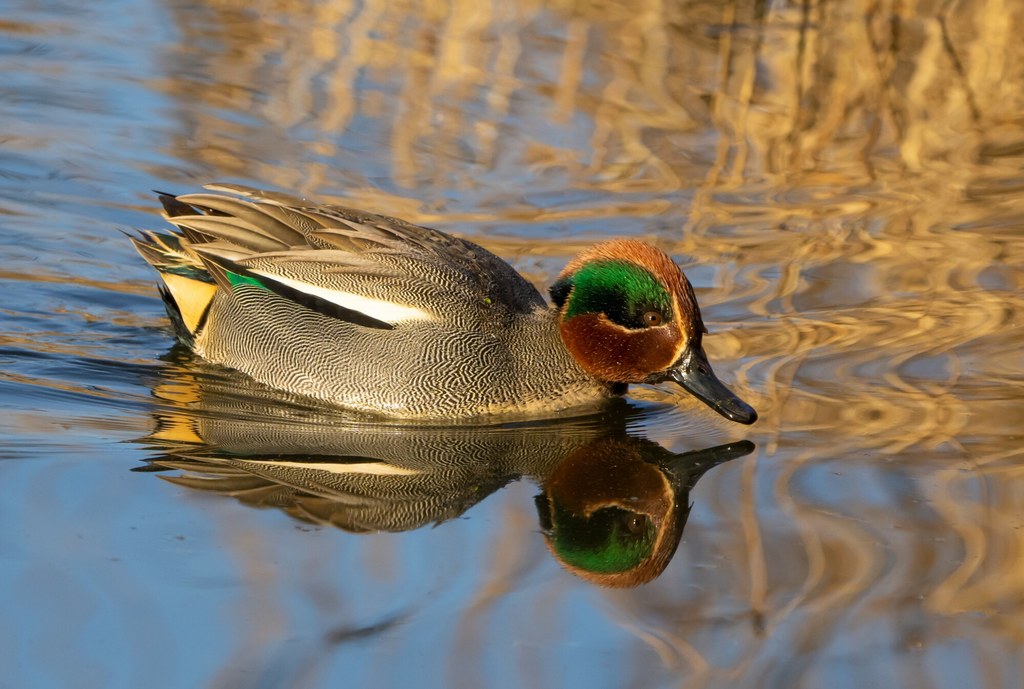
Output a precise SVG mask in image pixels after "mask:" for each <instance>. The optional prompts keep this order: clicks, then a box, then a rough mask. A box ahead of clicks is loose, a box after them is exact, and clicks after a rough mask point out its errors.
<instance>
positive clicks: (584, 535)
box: [551, 503, 657, 574]
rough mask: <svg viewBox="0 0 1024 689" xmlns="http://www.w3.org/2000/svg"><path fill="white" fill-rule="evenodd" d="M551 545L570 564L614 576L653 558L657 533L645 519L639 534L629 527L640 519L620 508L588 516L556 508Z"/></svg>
mask: <svg viewBox="0 0 1024 689" xmlns="http://www.w3.org/2000/svg"><path fill="white" fill-rule="evenodd" d="M554 516H555V518H554V520H553V522H554V529H553V534H552V539H551V545H552V547H553V548H554V550H555V552H557V553H558V555H559V557H560V558H561V559H562V560H563V561H564V562H565V563H566V564H568V565H572V566H573V567H578V568H579V569H582V570H586V571H588V572H597V573H601V574H613V573H616V572H625V571H628V570H630V569H633V568H635V567H637V566H638V565H639V564H640V563H641V562H643V561H644V560H646V559H647V558H649V557H650V556H651V552H652V551H653V549H654V540H655V536H656V535H657V530H656V529H655V528H654V523H653V522H652V521H651V520H650V519H649V518H647V517H646V515H640V516H642V517H643V519H644V522H643V525H642V528H641V530H640V531H639V532H634V531H632V530H630V529H629V527H628V526H627V520H629V519H631V518H635V517H636V516H638V513H636V512H630V511H629V510H624V509H622V508H619V507H605V508H603V509H600V510H597V511H596V512H594V513H593V514H591V515H590V516H589V517H585V516H582V515H577V514H574V513H572V512H570V511H568V510H566V509H563V508H562V507H561V506H560V505H558V504H557V503H556V504H555V505H554Z"/></svg>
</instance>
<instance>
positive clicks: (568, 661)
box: [0, 0, 1024, 689]
mask: <svg viewBox="0 0 1024 689" xmlns="http://www.w3.org/2000/svg"><path fill="white" fill-rule="evenodd" d="M0 16H2V19H0V54H2V56H3V57H2V59H0V121H2V122H3V124H4V126H3V131H2V133H0V438H2V440H3V442H2V443H0V460H2V461H0V607H2V609H3V611H4V614H3V622H2V623H0V687H3V688H4V689H7V687H11V688H14V687H17V688H18V689H21V688H23V687H70V686H74V687H139V686H151V687H196V686H209V687H328V686H360V687H364V686H365V687H378V686H379V687H390V686H425V687H431V686H436V687H480V686H488V687H490V686H494V687H521V686H583V685H587V686H592V687H621V686H636V687H669V686H673V687H674V686H685V687H725V686H728V687H754V686H756V687H820V686H831V687H861V686H874V685H881V684H882V683H883V682H884V683H885V684H886V685H896V686H911V687H915V686H928V687H963V686H976V687H986V688H989V687H1017V686H1019V683H1020V680H1019V677H1020V676H1021V673H1022V671H1024V667H1022V662H1021V655H1020V651H1019V649H1020V646H1021V642H1022V641H1024V585H1022V584H1021V579H1020V576H1019V572H1020V571H1021V566H1022V565H1024V562H1022V558H1024V536H1022V533H1024V532H1022V530H1021V527H1022V525H1024V516H1022V515H1024V471H1022V470H1021V450H1020V446H1021V439H1022V433H1021V430H1020V429H1021V427H1022V422H1024V411H1022V409H1024V405H1022V398H1024V393H1022V390H1024V386H1022V383H1024V355H1022V343H1024V297H1022V294H1024V291H1022V286H1024V272H1022V266H1024V240H1022V239H1021V231H1020V227H1021V225H1022V224H1024V196H1022V193H1021V192H1022V190H1024V119H1022V118H1021V115H1020V113H1021V112H1024V49H1022V47H1021V43H1020V41H1019V36H1020V35H1021V32H1022V30H1024V10H1022V8H1021V7H1019V6H1018V5H1016V4H1014V3H1006V2H998V1H996V0H991V1H989V2H975V3H955V4H946V5H941V4H940V5H936V6H932V5H928V4H907V3H890V2H882V3H867V2H843V3H838V2H833V3H826V2H821V1H816V0H812V1H810V2H806V3H802V4H799V5H792V6H791V5H788V4H785V3H772V4H764V3H743V2H741V3H730V4H722V3H717V2H682V3H677V4H663V3H641V4H640V5H637V4H636V3H627V2H608V3H602V4H600V5H593V6H591V5H586V4H576V5H572V6H569V5H565V4H557V3H552V4H551V5H550V6H546V5H543V4H540V3H519V4H510V3H499V2H494V3H490V4H487V3H483V4H481V3H451V4H445V3H425V4H419V3H405V4H401V3H398V4H386V3H383V2H380V3H378V2H367V3H362V4H360V3H353V4H347V3H341V4H339V3H335V2H311V3H305V4H303V3H281V2H278V3H270V2H261V1H259V0H257V2H255V3H254V2H247V3H235V2H230V1H229V2H218V3H209V4H197V3H195V2H193V0H165V1H164V2H160V1H159V0H145V1H143V2H120V3H117V2H114V3H101V4H98V5H97V4H93V5H87V6H81V5H80V4H68V3H63V4H61V3H47V4H39V3H28V2H19V1H18V0H7V2H6V4H5V5H4V6H3V12H2V13H0ZM211 180H228V181H233V182H238V183H243V184H251V185H255V186H263V187H271V188H278V189H283V190H288V191H292V192H296V193H299V194H304V195H308V196H313V197H317V198H321V199H324V200H344V201H345V202H347V203H349V204H350V205H356V206H362V207H365V208H369V209H373V210H378V211H383V212H387V213H389V214H393V215H398V216H401V217H405V218H408V219H410V220H414V221H418V222H421V223H425V224H431V225H435V226H438V227H441V228H443V229H446V230H449V231H452V232H456V233H459V234H461V235H463V236H466V237H469V238H471V239H473V240H474V241H477V242H479V243H481V244H483V245H484V246H486V247H488V248H490V249H492V250H493V251H495V252H497V253H499V254H500V255H501V256H503V257H505V258H507V259H508V260H509V261H510V262H512V263H513V265H515V266H516V268H518V269H519V270H520V271H521V272H523V273H524V274H525V275H526V276H527V277H528V278H529V279H531V280H532V281H534V282H535V283H536V284H537V285H538V286H542V287H543V286H546V285H547V284H549V283H550V281H551V280H552V278H553V277H554V276H555V275H556V274H557V272H558V271H559V269H560V268H561V266H563V265H564V264H565V262H566V261H567V260H568V259H569V257H570V256H571V255H572V254H574V253H575V252H576V251H578V250H579V249H581V248H583V247H585V246H588V245H589V244H591V243H592V242H593V241H595V240H597V239H600V238H604V237H610V236H622V235H631V236H637V237H643V238H646V239H648V240H650V241H653V242H655V243H656V244H658V245H659V246H661V247H662V248H664V249H665V250H667V251H669V252H670V253H672V254H673V255H674V256H675V257H676V258H677V260H679V261H680V263H681V264H682V265H684V267H685V268H686V271H687V274H688V275H689V277H690V279H691V281H692V282H693V283H694V285H695V287H696V289H697V292H698V298H699V299H700V301H701V304H702V308H703V311H704V317H705V321H706V322H707V323H708V325H709V328H710V330H711V332H712V334H711V335H710V336H709V337H708V338H707V339H706V340H705V342H706V348H707V350H708V353H709V356H710V358H711V360H712V361H713V362H714V363H715V367H716V370H717V372H718V373H719V375H720V377H722V378H723V380H725V381H727V382H729V383H730V384H731V385H732V386H733V387H734V389H736V391H737V392H738V393H739V394H740V395H741V396H742V397H743V398H744V399H747V400H748V401H750V402H751V403H752V404H754V406H755V407H756V408H757V409H758V411H759V413H760V415H761V419H760V421H759V422H758V423H757V424H756V425H754V426H753V427H750V428H747V427H741V426H738V425H735V424H728V423H727V422H725V421H723V420H721V419H719V418H717V417H715V416H714V415H713V414H712V413H710V412H707V411H706V410H704V409H703V408H701V407H700V406H699V405H698V404H696V403H693V402H692V401H689V400H687V399H686V398H684V397H681V396H680V395H677V394H675V393H672V392H671V391H667V390H658V389H638V390H636V391H635V394H634V395H633V396H632V397H631V400H630V401H629V402H628V403H624V404H623V405H620V406H617V407H615V408H613V409H612V410H610V411H609V412H608V414H609V415H610V416H596V417H582V418H579V419H574V420H571V421H569V422H566V423H561V424H536V425H528V426H526V427H521V426H505V427H499V428H494V429H483V428H477V429H461V430H460V429H454V430H448V431H437V430H424V429H408V428H405V429H403V428H400V427H395V426H394V425H385V426H373V425H366V424H365V423H364V424H360V423H356V422H353V421H350V420H348V421H345V420H339V419H336V418H324V417H323V415H322V414H319V413H318V412H316V411H310V410H303V409H298V408H294V407H293V406H290V404H289V402H288V401H287V400H284V399H283V398H280V399H276V400H275V398H274V397H273V396H272V395H268V394H267V393H266V391H262V390H258V389H257V388H255V387H254V386H252V385H251V384H249V383H247V382H246V381H245V380H244V379H241V378H238V377H237V376H233V375H231V374H230V373H228V372H224V371H219V370H217V369H215V368H212V367H209V366H206V365H204V364H203V362H201V361H197V360H195V359H194V358H192V357H190V356H189V355H188V354H187V353H184V352H182V351H180V349H176V348H172V337H171V335H170V332H169V328H168V325H167V321H166V317H165V316H164V313H163V308H162V306H161V303H160V300H159V298H158V296H157V293H156V289H155V276H154V274H153V273H152V271H151V270H150V269H149V267H148V266H146V265H145V264H144V262H143V261H142V260H141V259H140V258H139V257H138V256H137V255H135V253H134V251H133V249H132V248H131V246H130V244H129V243H128V241H127V240H126V239H125V238H124V236H123V235H122V234H120V233H119V232H118V230H119V229H127V228H132V227H158V226H159V225H160V222H161V221H160V219H159V217H158V216H157V214H156V211H155V208H156V204H155V203H154V200H153V197H152V194H151V193H150V190H151V189H160V190H167V191H171V192H179V193H184V192H190V191H194V190H195V189H197V188H198V186H199V185H200V184H202V183H203V182H205V181H211ZM751 444H752V445H751ZM723 445H724V446H726V449H725V450H722V449H719V450H711V449H710V448H715V447H719V446H723ZM240 455H244V456H249V457H251V456H255V457H260V458H262V459H263V460H276V463H275V464H268V463H267V462H264V464H263V465H256V464H254V463H249V464H240V463H239V462H238V461H237V459H238V457H239V456H240ZM335 455H343V456H344V457H345V458H346V459H345V461H334V462H329V463H326V464H325V463H323V460H324V459H325V458H326V457H333V456H335ZM316 459H319V460H320V463H319V464H314V460H316ZM299 461H304V462H305V463H306V464H310V465H312V466H313V469H312V471H313V472H314V473H310V471H311V470H310V469H309V467H306V469H305V470H304V471H305V473H301V474H300V475H298V476H297V475H296V474H295V472H294V471H292V472H291V473H289V465H288V462H292V463H294V462H299ZM259 467H262V468H259ZM254 468H259V470H258V471H256V470H254ZM293 468H294V467H293ZM588 468H592V469H593V471H587V469H588ZM133 469H134V470H135V471H132V470H133ZM159 469H164V470H162V471H160V470H159ZM271 469H273V471H271ZM609 476H614V477H616V478H615V480H614V481H602V480H601V477H609ZM164 479H166V480H164ZM310 481H312V482H313V483H309V482H310ZM338 481H342V487H343V490H342V491H341V496H342V498H343V499H344V500H348V501H349V504H347V505H346V504H345V503H344V502H342V503H339V501H338V499H337V498H338V495H337V493H338V492H339V491H338V490H337V486H335V488H334V492H335V493H336V495H335V496H334V498H335V499H333V500H332V499H331V496H330V495H329V494H330V493H331V491H332V488H331V486H332V485H334V484H335V483H337V482H338ZM302 482H306V483H302ZM296 483H299V484H301V485H296ZM396 486H397V487H396ZM623 486H626V487H629V489H630V490H629V491H626V492H629V493H631V494H630V495H622V494H618V495H610V494H609V492H615V490H613V489H620V488H622V487H623ZM311 491H312V492H311ZM403 491H404V492H403ZM632 493H636V495H633V494H632ZM396 495H398V496H399V497H397V498H396V497H395V496H396ZM409 496H411V497H409ZM587 500H590V501H605V503H607V504H612V503H614V505H615V510H617V511H612V512H609V513H607V514H610V515H611V516H610V517H608V520H610V521H608V522H607V523H605V526H606V527H607V526H608V525H609V524H611V525H612V526H615V527H616V528H618V529H619V531H618V532H617V533H620V534H628V535H630V537H629V538H626V539H625V540H624V541H623V542H628V543H634V544H635V543H644V542H646V543H649V542H650V541H649V539H648V541H645V540H644V536H645V535H646V534H650V533H654V534H658V535H659V538H662V540H659V541H657V542H658V544H659V546H658V547H656V548H653V549H652V550H653V551H654V552H657V553H665V552H666V551H667V550H671V549H674V557H672V558H671V559H670V560H669V559H667V558H665V557H661V556H660V555H659V556H658V557H659V558H660V559H661V561H659V562H658V563H657V567H654V569H660V568H663V571H662V572H660V576H657V577H656V578H653V580H651V581H649V582H648V583H639V581H640V580H643V579H645V578H648V577H649V576H651V575H652V574H657V572H653V573H652V572H650V571H648V570H649V569H651V567H647V569H645V570H644V572H643V573H642V576H641V575H639V574H638V575H637V576H636V577H635V580H631V581H626V582H622V581H619V582H618V583H620V584H622V583H629V584H637V585H636V586H634V587H632V588H608V587H607V586H606V585H607V584H609V583H616V582H611V581H609V577H607V576H606V577H604V579H603V580H602V579H601V577H590V578H587V576H586V575H585V574H583V573H581V572H579V571H578V568H577V570H574V571H575V573H574V571H570V570H572V562H576V563H577V564H578V563H579V562H580V561H582V560H586V558H585V557H582V556H580V555H579V552H577V553H576V557H575V560H573V555H572V554H570V555H569V556H568V557H566V555H565V552H564V550H565V548H566V547H570V549H571V546H572V545H573V544H574V543H577V542H580V541H583V542H587V539H590V542H593V539H595V538H597V536H595V535H594V533H595V532H592V531H590V530H588V529H589V528H590V527H580V530H576V531H573V528H575V527H571V526H570V527H568V528H569V531H570V532H571V533H572V534H574V538H577V539H580V540H573V538H571V537H569V536H564V532H563V535H561V536H559V535H558V534H557V529H555V528H553V527H555V526H557V525H558V518H559V514H560V513H559V506H558V505H559V504H562V505H571V504H578V503H580V501H583V502H586V501H587ZM559 501H561V502H559ZM686 505H692V507H691V508H690V510H689V513H688V514H684V512H685V506H686ZM566 509H568V508H566ZM563 512H564V510H563ZM553 522H554V523H553ZM435 524H436V526H435ZM562 524H563V526H564V525H565V523H564V522H562ZM420 525H423V526H420ZM414 526H420V528H411V527H414ZM684 527H685V528H684ZM403 528H409V529H410V530H401V529H403ZM594 528H596V527H594ZM633 537H635V538H633ZM558 538H562V539H563V540H561V541H558ZM631 539H632V540H631ZM676 540H678V544H676V543H675V541H676ZM554 541H558V542H557V543H555V545H552V543H553V542H554ZM558 543H561V546H560V547H562V550H559V546H558ZM566 544H568V546H566ZM670 554H671V553H670ZM570 560H571V562H570ZM606 568H607V567H606ZM592 579H593V580H592Z"/></svg>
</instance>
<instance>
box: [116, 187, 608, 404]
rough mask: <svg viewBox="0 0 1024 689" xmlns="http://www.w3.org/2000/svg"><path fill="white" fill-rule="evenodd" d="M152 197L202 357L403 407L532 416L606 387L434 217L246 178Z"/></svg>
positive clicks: (155, 243) (331, 396)
mask: <svg viewBox="0 0 1024 689" xmlns="http://www.w3.org/2000/svg"><path fill="white" fill-rule="evenodd" d="M213 188H215V189H219V190H229V191H233V192H235V193H238V194H240V195H242V196H244V197H245V198H237V197H232V196H224V195H220V194H197V195H191V196H181V197H171V196H166V195H164V196H162V197H161V200H162V201H163V202H164V206H165V208H166V210H167V218H168V220H169V221H170V222H171V223H172V224H174V225H175V226H177V228H178V229H179V231H180V232H181V234H180V235H179V234H158V233H152V232H146V233H143V236H142V238H140V239H138V240H136V246H137V247H138V248H139V250H140V252H141V253H142V255H143V256H144V257H145V258H146V259H147V260H148V261H149V262H150V263H151V264H152V265H154V267H156V268H157V270H158V271H160V273H161V276H162V277H163V278H164V281H165V283H166V286H167V289H166V290H165V291H164V294H165V298H166V299H167V301H168V304H169V311H170V312H171V313H172V317H173V318H174V319H175V322H176V326H177V329H178V331H179V335H180V336H181V338H182V339H183V340H185V341H186V342H188V343H189V344H190V345H191V346H192V347H193V348H194V349H195V350H196V351H197V352H198V353H200V354H201V355H203V356H204V357H205V358H207V359H209V360H211V361H213V362H216V363H220V364H224V365H227V366H231V367H233V368H236V369H239V370H241V371H243V372H245V373H247V374H249V375H250V376H252V377H253V378H255V379H256V380H258V381H260V382H262V383H265V384H268V385H271V386H273V387H277V388H281V389H284V390H288V391H290V392H294V393H299V394H303V395H307V396H311V397H315V398H318V399H322V400H325V401H328V402H331V403H333V404H338V405H341V406H345V407H348V408H353V409H360V410H364V411H371V412H378V413H385V414H389V415H393V416H401V417H419V418H451V417H470V416H480V415H486V414H532V413H541V412H550V411H553V410H557V409H560V408H567V407H572V406H578V405H581V404H587V403H591V402H594V401H597V400H599V399H601V398H604V397H606V396H607V395H608V394H609V390H608V387H607V386H606V385H604V384H601V383H599V382H597V381H595V380H594V379H592V378H591V377H590V376H588V375H587V374H586V373H584V372H583V371H582V370H581V369H580V368H579V366H578V365H577V364H576V363H575V361H574V360H573V359H572V357H571V356H570V355H569V354H568V352H567V351H566V349H565V347H564V346H563V345H562V343H561V340H560V336H559V334H558V329H557V324H556V321H555V314H554V312H553V311H551V310H550V309H548V307H547V306H546V304H545V302H544V300H543V298H542V297H541V296H540V294H539V293H538V292H537V290H536V289H535V288H534V287H533V286H532V285H530V284H529V283H528V282H527V281H526V280H525V279H523V278H522V276H520V275H519V274H518V273H517V272H516V271H515V270H514V269H513V268H512V267H511V266H509V265H508V264H507V263H506V262H504V261H502V260H501V259H500V258H498V257H497V256H494V255H493V254H491V253H490V252H488V251H486V250H485V249H483V248H481V247H479V246H477V245H476V244H473V243H471V242H468V241H466V240H463V239H459V238H456V237H452V236H450V235H447V234H444V233H442V232H439V231H437V230H431V229H429V228H423V227H419V226H416V225H411V224H409V223H405V222H404V221H401V220H397V219H394V218H386V217H383V216H378V215H373V214H369V213H363V212H360V211H355V210H352V209H348V208H343V207H339V206H320V205H316V206H314V205H311V204H309V203H308V202H305V201H302V200H300V199H294V198H291V197H285V196H281V195H277V194H268V193H265V192H259V191H256V190H251V189H246V188H242V187H233V186H232V187H227V186H225V185H220V186H218V187H213Z"/></svg>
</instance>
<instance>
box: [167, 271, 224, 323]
mask: <svg viewBox="0 0 1024 689" xmlns="http://www.w3.org/2000/svg"><path fill="white" fill-rule="evenodd" d="M160 277H161V278H163V281H164V284H165V285H167V289H169V290H170V291H171V296H172V297H174V303H175V304H177V305H178V309H179V310H180V311H181V320H182V322H183V323H184V324H185V327H186V328H188V331H189V332H190V333H192V334H195V332H196V328H197V327H199V321H200V320H202V318H203V314H204V313H206V308H207V307H208V306H209V305H210V302H211V301H212V300H213V295H214V294H215V293H216V292H217V285H215V284H212V283H209V282H203V281H202V280H193V279H192V278H187V277H183V276H181V275H175V274H174V273H163V272H162V273H160Z"/></svg>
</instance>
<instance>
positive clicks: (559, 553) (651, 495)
mask: <svg viewBox="0 0 1024 689" xmlns="http://www.w3.org/2000/svg"><path fill="white" fill-rule="evenodd" d="M668 454H669V453H667V452H666V451H665V450H664V449H663V448H661V447H659V446H657V445H655V444H654V443H651V442H648V441H645V440H639V439H633V438H619V439H614V440H602V441H597V442H594V443H591V444H590V445H587V446H586V447H584V448H581V449H579V450H577V451H576V452H574V453H572V454H571V455H569V457H567V458H566V459H565V460H564V461H563V462H562V463H561V464H559V465H558V467H557V468H556V469H555V470H554V472H552V474H551V476H550V477H549V478H548V480H547V481H546V482H545V484H544V493H543V494H542V495H540V496H538V498H537V509H538V512H539V514H540V520H541V525H542V527H543V528H544V531H545V540H546V542H547V545H548V548H549V549H550V550H551V553H552V554H553V555H554V556H555V558H556V559H558V560H559V562H561V563H562V564H563V565H564V566H565V567H566V569H568V570H569V571H571V572H573V573H574V574H577V575H578V576H580V577H582V578H584V579H587V580H589V581H592V582H594V583H597V584H601V585H603V586H612V587H628V586H637V585H639V584H642V583H644V582H647V581H650V580H651V579H654V578H655V577H656V576H658V575H659V574H661V572H662V571H663V570H664V569H665V567H666V566H667V565H668V562H669V560H671V559H672V555H673V554H674V553H675V551H676V547H677V546H678V545H679V539H680V536H681V535H682V531H683V525H684V524H685V523H686V517H687V514H688V513H689V508H688V507H687V503H686V500H687V492H686V491H685V490H683V491H682V494H681V495H676V489H675V488H674V487H673V482H672V480H671V477H670V476H669V475H667V473H666V472H664V471H663V470H661V469H660V468H659V467H658V466H657V465H656V464H654V463H652V461H653V460H655V459H657V458H658V457H660V456H665V455H668Z"/></svg>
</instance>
